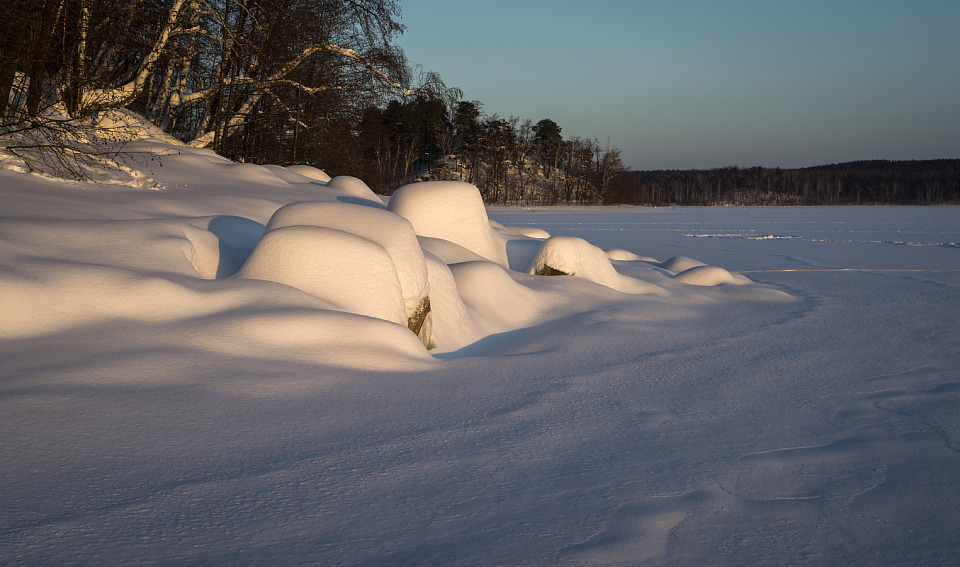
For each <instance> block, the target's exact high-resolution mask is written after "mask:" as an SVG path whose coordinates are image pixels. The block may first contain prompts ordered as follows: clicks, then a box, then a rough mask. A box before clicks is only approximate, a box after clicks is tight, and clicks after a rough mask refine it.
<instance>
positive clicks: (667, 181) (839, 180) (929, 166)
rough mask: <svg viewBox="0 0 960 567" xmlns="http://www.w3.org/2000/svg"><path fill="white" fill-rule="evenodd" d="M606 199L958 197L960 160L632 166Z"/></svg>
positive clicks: (909, 200)
mask: <svg viewBox="0 0 960 567" xmlns="http://www.w3.org/2000/svg"><path fill="white" fill-rule="evenodd" d="M621 181H624V182H623V183H621V184H619V185H617V186H616V187H613V188H611V190H610V191H609V192H608V193H607V194H606V195H605V197H606V199H605V202H606V203H607V204H634V205H667V204H678V205H874V204H901V205H920V204H933V205H936V204H951V203H953V204H955V203H960V160H957V159H939V160H919V161H884V160H877V161H858V162H849V163H840V164H834V165H825V166H817V167H809V168H804V169H780V168H763V167H751V168H739V167H724V168H720V169H710V170H662V171H631V172H630V175H629V177H628V178H625V179H622V180H621Z"/></svg>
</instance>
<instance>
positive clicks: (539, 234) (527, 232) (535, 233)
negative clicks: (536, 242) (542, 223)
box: [503, 225, 550, 240]
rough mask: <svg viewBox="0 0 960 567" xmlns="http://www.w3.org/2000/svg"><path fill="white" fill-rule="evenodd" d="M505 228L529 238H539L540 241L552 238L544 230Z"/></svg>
mask: <svg viewBox="0 0 960 567" xmlns="http://www.w3.org/2000/svg"><path fill="white" fill-rule="evenodd" d="M503 228H505V229H507V230H509V231H512V232H515V233H517V234H519V235H522V236H527V237H529V238H538V239H540V240H546V239H547V238H550V233H549V232H547V231H545V230H543V229H542V228H536V227H533V226H512V225H505V226H504V227H503Z"/></svg>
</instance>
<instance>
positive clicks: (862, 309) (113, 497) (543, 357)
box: [0, 156, 960, 565]
mask: <svg viewBox="0 0 960 567" xmlns="http://www.w3.org/2000/svg"><path fill="white" fill-rule="evenodd" d="M188 158H189V160H190V162H189V167H187V166H183V167H181V168H180V169H177V168H176V167H173V166H171V165H170V164H166V165H165V167H164V170H163V171H160V170H158V171H157V173H156V175H157V177H158V178H163V176H166V178H164V179H162V182H163V185H164V187H165V189H162V190H156V191H155V190H147V189H124V188H102V187H99V186H93V185H84V184H77V185H67V184H60V183H54V182H50V181H46V180H42V179H37V178H35V177H34V176H29V175H25V174H21V173H12V172H0V189H2V198H3V200H4V204H3V205H2V207H3V209H2V210H0V217H2V218H0V276H2V279H0V307H2V309H3V315H2V316H0V318H2V320H0V426H2V435H0V479H2V490H0V510H2V513H0V564H4V565H81V564H84V565H139V564H149V565H557V564H559V565H636V564H651V565H703V564H713V565H744V564H795V565H823V564H833V565H839V564H848V565H883V564H897V565H916V564H927V565H934V564H936V565H948V564H955V563H956V562H958V561H960V531H958V526H960V472H958V471H960V454H958V451H960V324H958V321H960V245H958V243H960V209H957V208H951V207H944V208H894V207H890V208H755V209H742V208H717V209H681V208H658V209H648V208H615V209H602V208H587V209H575V208H564V209H505V208H498V209H492V210H490V211H489V215H490V218H491V219H492V220H495V221H498V222H499V223H501V224H503V225H506V226H512V227H516V228H515V230H516V232H523V229H524V228H531V227H532V228H539V229H543V230H545V231H546V232H548V233H550V234H551V235H553V236H555V237H556V236H571V237H579V238H582V239H585V240H586V241H588V242H590V243H592V244H594V245H597V246H599V247H602V248H605V249H618V250H614V251H608V254H609V256H610V257H611V258H614V259H615V260H614V262H613V265H614V266H615V267H616V268H617V271H618V273H619V275H612V276H611V275H609V274H608V275H604V276H603V277H604V278H606V279H605V280H604V282H607V283H609V282H613V283H612V284H609V285H608V286H607V287H605V286H602V285H599V284H598V283H593V282H591V281H587V280H585V279H581V278H577V277H573V278H570V277H566V278H564V277H553V278H550V277H545V276H542V277H538V276H528V275H524V274H519V273H515V274H514V275H507V274H508V272H507V271H506V270H504V269H501V268H499V267H497V266H496V265H495V264H494V263H492V262H483V261H479V260H476V261H472V262H469V263H457V262H450V261H447V260H446V258H444V260H445V261H447V263H448V264H450V265H451V266H452V267H451V270H452V272H444V273H452V274H453V275H454V276H455V278H456V284H457V286H458V287H457V289H458V291H459V293H460V294H461V295H462V297H463V298H464V304H465V307H463V309H465V311H464V313H466V314H467V315H470V314H473V315H471V316H473V317H474V319H475V320H476V321H479V323H478V324H480V323H482V326H484V327H483V330H484V332H483V333H480V332H479V331H478V334H476V336H474V335H470V334H469V332H468V331H467V330H464V329H461V328H459V327H455V326H448V327H446V328H447V329H448V330H447V331H446V333H447V337H448V338H447V343H446V344H447V345H448V346H449V345H456V348H452V347H451V348H444V343H443V342H442V341H441V342H440V344H439V346H438V348H437V349H434V350H433V351H430V352H429V353H428V352H427V351H426V350H424V349H422V345H421V344H420V343H419V342H418V341H417V340H416V337H415V336H414V335H413V334H412V333H410V332H409V331H407V330H406V329H404V328H403V327H402V326H401V325H396V324H394V323H388V322H386V321H381V320H376V319H370V318H365V317H359V316H356V315H348V314H337V312H335V311H330V310H329V309H331V307H330V306H329V305H327V304H324V303H318V301H319V300H314V299H310V298H308V297H307V295H306V294H303V293H301V292H299V291H297V290H294V289H293V288H287V287H285V286H281V285H280V284H274V283H271V282H264V281H259V280H256V279H250V280H244V279H242V278H238V277H237V276H230V277H226V276H228V275H229V274H232V273H233V272H236V271H237V269H238V268H239V266H240V264H241V263H242V260H243V259H244V257H245V256H246V254H248V253H249V247H251V246H252V245H253V244H254V243H255V242H256V240H257V238H258V237H259V233H260V231H262V229H263V226H265V225H266V224H267V221H268V220H269V218H270V216H271V215H272V214H273V212H274V211H275V210H276V209H277V208H278V207H280V206H281V205H283V204H286V203H289V202H293V201H298V200H310V193H309V192H310V191H317V190H318V189H317V187H316V186H313V187H311V186H308V184H307V182H306V180H305V179H300V180H298V179H295V178H293V177H290V176H289V175H288V174H286V173H284V174H283V175H280V174H279V173H278V170H269V169H264V168H255V166H246V165H240V164H227V163H222V162H218V161H216V160H215V159H213V158H208V161H209V162H210V164H213V166H215V167H216V168H220V169H221V170H222V171H227V170H228V169H229V171H233V172H234V173H237V175H238V177H237V178H236V179H242V180H246V181H245V183H246V185H244V183H241V182H240V181H237V182H236V183H235V184H228V183H226V182H225V181H223V179H222V178H217V179H215V180H214V179H211V178H210V177H209V175H208V176H206V177H204V179H202V180H201V179H196V180H194V178H191V177H189V176H188V175H187V173H188V172H190V171H191V170H190V168H196V169H197V170H198V171H199V172H200V173H202V172H203V171H206V169H203V168H209V167H212V166H211V165H210V164H208V163H204V162H203V160H202V159H201V158H200V157H196V156H186V157H184V158H183V159H184V160H187V159H188ZM218 171H220V170H218ZM269 171H273V172H274V173H277V176H278V177H277V179H281V180H284V179H285V180H286V181H287V182H288V184H286V185H284V184H283V183H281V182H280V181H277V179H275V178H271V177H270V176H269V175H267V173H265V172H269ZM238 172H239V173H238ZM240 173H242V175H240ZM218 175H219V174H218ZM265 186H266V187H267V188H266V189H265V188H264V187H265ZM358 195H359V194H358ZM351 198H353V197H351ZM356 198H360V197H356ZM341 201H345V202H349V199H341ZM384 214H386V213H384ZM315 232H316V231H315ZM418 233H419V231H418ZM210 234H215V235H217V236H218V238H219V241H218V244H219V257H218V258H212V259H210V258H207V259H205V258H204V256H203V255H204V252H203V250H205V248H204V247H203V245H202V244H203V242H204V239H209V238H213V237H212V236H209V235H210ZM311 234H312V233H311ZM421 236H422V234H421ZM187 242H189V243H192V244H191V246H187V245H186V244H185V243H187ZM421 242H422V243H423V246H424V249H425V250H430V251H434V252H435V253H436V254H437V255H438V256H439V255H444V254H453V255H454V256H455V255H456V254H461V253H463V252H462V250H461V249H459V248H457V249H454V247H453V245H452V244H450V243H449V242H447V241H444V240H442V239H437V238H433V237H430V238H425V239H421ZM511 242H513V243H514V246H513V249H512V248H511ZM517 243H519V244H517ZM506 246H507V247H506V252H507V254H508V256H510V259H511V261H512V260H513V259H514V254H521V255H523V254H527V255H529V253H530V250H528V249H527V248H528V247H527V245H526V244H524V241H520V240H514V241H508V242H507V245H506ZM214 250H217V248H216V247H215V248H214ZM244 250H246V252H244ZM629 253H632V255H631V254H629ZM191 254H192V256H191ZM433 257H434V256H430V255H428V264H429V265H431V266H434V267H433V268H431V270H433V269H435V268H436V265H439V264H438V261H436V260H435V259H434V260H431V259H430V258H433ZM524 257H526V256H524ZM673 257H684V258H688V259H693V260H696V261H699V262H700V263H703V264H706V265H709V266H716V267H722V268H724V269H726V270H727V271H729V272H732V273H734V274H736V273H739V274H741V275H742V276H746V277H747V278H749V279H750V280H752V281H753V282H755V283H751V284H746V285H737V284H736V283H726V284H724V285H716V286H702V285H687V284H686V283H680V282H679V281H676V280H674V279H671V278H670V277H669V276H670V275H673V273H674V272H677V271H680V270H679V268H678V269H677V270H674V271H670V270H667V269H666V268H664V267H662V266H663V265H661V264H659V262H664V261H666V260H668V259H670V258H673ZM617 258H620V259H619V260H617ZM431 262H433V264H431ZM677 262H681V263H683V262H687V260H683V259H680V260H678V261H677ZM677 265H678V266H679V265H680V264H677ZM428 267H429V266H428ZM441 267H442V266H441ZM193 270H195V271H193ZM721 272H722V271H721ZM701 273H705V272H701ZM433 274H434V272H433V271H431V277H433ZM723 274H726V276H724V277H732V276H730V274H727V273H726V272H723ZM241 275H242V274H241ZM621 276H623V277H626V279H616V278H621ZM444 277H446V276H444ZM597 277H600V276H597ZM610 278H614V279H610ZM691 281H693V280H691ZM738 281H739V280H738ZM644 282H645V283H644ZM651 282H653V283H652V284H651ZM731 282H732V280H731ZM401 283H403V282H401ZM688 283H689V282H688ZM695 283H696V282H695ZM700 283H702V282H700ZM741 283H742V282H741ZM627 284H629V286H634V287H630V291H629V293H620V292H618V291H614V290H613V289H610V286H617V285H625V286H626V285H627ZM649 285H655V286H656V287H657V290H655V291H656V293H654V292H653V291H651V290H652V289H653V288H650V289H647V288H645V287H643V286H649ZM431 286H434V287H432V288H431V289H434V290H436V289H437V288H436V280H431ZM629 286H628V287H629ZM441 300H442V298H441V299H437V300H435V301H441ZM401 307H402V306H401ZM478 313H481V314H483V313H486V314H488V315H487V316H479V315H477V314H478ZM440 323H443V322H442V321H441V322H440ZM444 324H447V323H444ZM443 330H444V327H443V325H440V326H439V327H438V330H437V332H438V334H442V332H443ZM441 338H443V337H441ZM457 341H460V342H457ZM461 343H462V344H461ZM418 349H419V350H418Z"/></svg>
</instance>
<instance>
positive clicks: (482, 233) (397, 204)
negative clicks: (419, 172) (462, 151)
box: [387, 181, 508, 266]
mask: <svg viewBox="0 0 960 567" xmlns="http://www.w3.org/2000/svg"><path fill="white" fill-rule="evenodd" d="M387 208H388V209H389V210H390V211H392V212H395V213H397V214H398V215H400V216H402V217H404V218H406V219H407V220H409V221H410V222H411V223H412V224H413V228H414V230H415V231H416V233H417V234H418V235H420V236H429V237H433V238H440V239H443V240H448V241H450V242H453V243H454V244H457V245H459V246H462V247H463V248H466V249H467V250H470V251H471V252H474V253H476V254H478V255H480V256H482V257H484V258H486V259H487V260H490V261H493V262H496V263H498V264H500V265H501V266H506V265H507V264H508V263H507V254H506V251H505V250H504V248H503V246H502V244H501V241H499V239H497V238H495V237H494V234H493V228H492V227H491V226H490V220H489V219H488V218H487V210H486V208H485V207H484V204H483V199H482V198H481V197H480V191H479V190H478V189H477V188H476V187H474V186H473V185H471V184H469V183H463V182H460V181H426V182H421V183H413V184H410V185H404V186H403V187H401V188H399V189H397V190H396V191H395V192H394V193H393V195H392V196H391V197H390V202H389V204H388V207H387Z"/></svg>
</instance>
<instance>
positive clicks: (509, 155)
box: [351, 96, 625, 204]
mask: <svg viewBox="0 0 960 567" xmlns="http://www.w3.org/2000/svg"><path fill="white" fill-rule="evenodd" d="M353 141H354V143H356V150H357V152H358V159H357V160H356V163H355V164H354V166H353V168H352V169H351V171H354V172H356V174H357V175H359V176H360V177H362V178H363V179H364V180H365V181H366V182H367V184H368V185H370V186H371V187H373V188H376V189H378V190H382V191H385V192H389V191H390V190H391V189H393V188H396V187H398V186H400V185H402V184H404V183H408V182H410V181H413V180H425V179H433V180H461V181H467V182H469V183H473V184H474V185H476V186H477V187H479V189H480V191H481V194H482V195H483V197H484V200H485V201H486V202H488V203H504V204H505V203H509V204H520V203H523V204H557V203H582V204H586V203H589V204H595V203H601V202H603V195H604V191H605V190H606V189H607V188H609V187H611V186H612V183H613V181H614V179H616V178H617V176H619V175H622V174H624V172H625V168H624V166H623V163H622V161H621V159H620V151H619V150H617V149H616V148H613V147H610V146H609V145H606V146H601V144H600V143H599V142H598V141H597V140H596V139H582V138H576V137H575V138H571V139H565V138H564V137H563V136H562V135H561V127H560V126H559V125H558V124H557V123H556V122H554V121H553V120H550V119H549V118H545V119H542V120H540V121H538V122H536V123H533V121H532V120H530V119H525V120H521V119H519V118H515V117H510V118H501V117H499V116H497V115H493V116H484V115H483V114H482V112H481V110H480V104H479V103H477V102H474V101H463V100H456V99H453V98H451V99H448V100H443V99H441V98H437V97H424V96H414V97H410V98H409V100H406V101H403V102H401V101H397V100H394V101H391V102H390V103H389V104H388V105H387V106H386V107H385V108H383V109H380V108H376V107H369V108H367V109H366V110H365V112H364V116H363V119H362V120H361V122H360V124H359V125H358V127H357V131H356V136H355V137H354V138H353Z"/></svg>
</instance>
